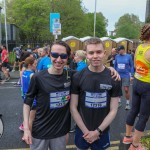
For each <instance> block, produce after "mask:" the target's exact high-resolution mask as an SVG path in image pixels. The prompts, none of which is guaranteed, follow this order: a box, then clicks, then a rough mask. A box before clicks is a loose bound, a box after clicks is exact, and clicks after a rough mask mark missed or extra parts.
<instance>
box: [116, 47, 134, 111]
mask: <svg viewBox="0 0 150 150" xmlns="http://www.w3.org/2000/svg"><path fill="white" fill-rule="evenodd" d="M117 50H118V53H119V54H118V55H117V56H116V57H115V64H114V68H115V69H116V70H117V71H118V73H119V75H120V77H121V80H122V86H123V90H124V91H125V98H126V107H125V109H126V110H129V109H130V104H129V103H130V91H129V86H130V81H131V80H133V75H134V65H133V61H132V57H131V55H129V54H126V51H125V47H124V46H123V45H120V46H119V47H118V48H117ZM119 102H120V104H119V105H120V106H121V101H120V100H119Z"/></svg>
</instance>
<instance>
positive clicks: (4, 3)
mask: <svg viewBox="0 0 150 150" xmlns="http://www.w3.org/2000/svg"><path fill="white" fill-rule="evenodd" d="M4 17H5V40H6V47H7V50H8V43H7V22H6V0H4Z"/></svg>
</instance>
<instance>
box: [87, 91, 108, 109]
mask: <svg viewBox="0 0 150 150" xmlns="http://www.w3.org/2000/svg"><path fill="white" fill-rule="evenodd" d="M85 106H86V107H88V108H105V107H106V106H107V92H101V93H92V92H86V93H85Z"/></svg>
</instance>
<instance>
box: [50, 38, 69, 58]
mask: <svg viewBox="0 0 150 150" xmlns="http://www.w3.org/2000/svg"><path fill="white" fill-rule="evenodd" d="M53 45H61V46H64V47H65V48H66V51H67V55H68V57H69V56H70V54H71V48H70V46H69V45H68V44H67V43H65V42H64V41H57V42H54V43H52V44H51V46H50V52H51V49H52V47H53Z"/></svg>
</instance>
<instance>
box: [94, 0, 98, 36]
mask: <svg viewBox="0 0 150 150" xmlns="http://www.w3.org/2000/svg"><path fill="white" fill-rule="evenodd" d="M96 3H97V0H95V11H94V37H95V30H96Z"/></svg>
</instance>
